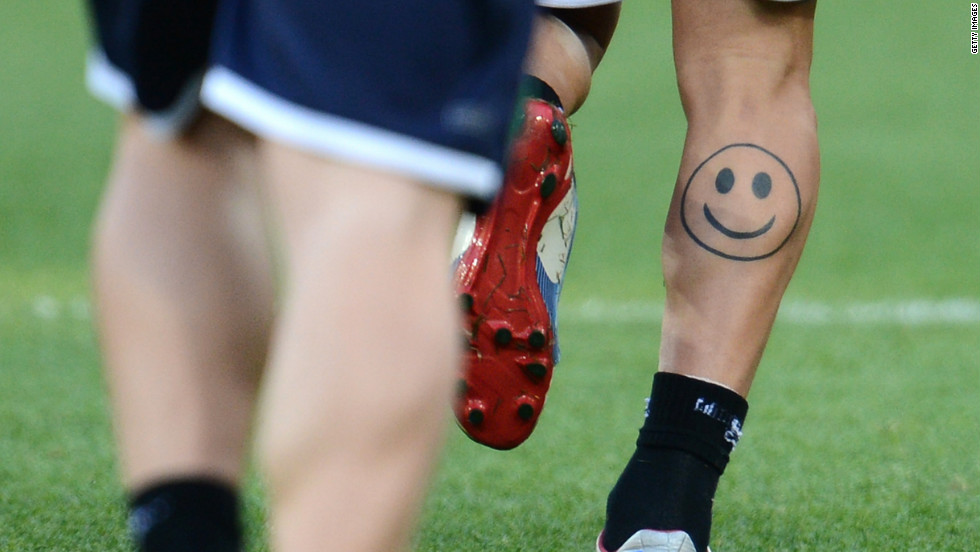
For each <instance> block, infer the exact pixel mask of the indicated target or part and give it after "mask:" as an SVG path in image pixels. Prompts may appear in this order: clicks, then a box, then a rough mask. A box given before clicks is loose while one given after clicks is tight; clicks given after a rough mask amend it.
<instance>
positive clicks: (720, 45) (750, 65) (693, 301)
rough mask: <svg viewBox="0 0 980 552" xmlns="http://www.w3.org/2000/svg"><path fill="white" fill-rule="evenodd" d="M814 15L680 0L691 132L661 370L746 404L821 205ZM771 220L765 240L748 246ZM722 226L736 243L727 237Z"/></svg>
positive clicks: (671, 222)
mask: <svg viewBox="0 0 980 552" xmlns="http://www.w3.org/2000/svg"><path fill="white" fill-rule="evenodd" d="M813 13H814V2H804V3H793V4H777V3H773V2H759V1H757V0H738V1H732V2H725V3H722V4H719V3H717V2H709V1H684V2H674V29H675V31H674V49H675V58H676V65H677V75H678V81H679V84H680V90H681V98H682V101H683V104H684V109H685V112H686V113H687V116H688V121H689V129H688V135H687V141H686V142H685V146H684V153H683V157H682V159H681V167H680V174H679V176H678V180H677V187H676V188H675V190H674V198H673V201H672V203H671V207H670V211H669V214H668V219H667V225H666V231H665V236H664V244H663V265H664V276H665V281H666V286H667V303H666V312H665V314H664V324H663V339H662V345H661V354H660V369H661V370H663V371H667V372H678V373H683V374H687V375H691V376H696V377H700V378H705V379H708V380H711V381H714V382H717V383H720V384H722V385H724V386H726V387H729V388H731V389H733V390H735V391H737V392H738V393H739V394H741V395H742V396H746V395H747V394H748V391H749V386H750V385H751V383H752V379H753V377H754V375H755V370H756V367H757V366H758V364H759V360H760V358H761V356H762V352H763V349H764V348H765V345H766V341H767V340H768V337H769V331H770V328H771V326H772V322H773V320H774V318H775V316H776V311H777V309H778V307H779V302H780V299H781V297H782V294H783V291H784V290H785V289H786V286H787V285H788V283H789V280H790V277H791V276H792V274H793V271H794V270H795V268H796V264H797V261H798V260H799V258H800V255H801V253H802V251H803V244H804V242H805V241H806V236H807V232H808V231H809V228H810V223H811V221H812V218H813V211H814V208H815V206H816V200H817V185H818V182H819V179H820V175H819V154H818V147H817V135H816V118H815V115H814V111H813V106H812V103H811V100H810V91H809V69H810V59H811V55H812V37H813ZM739 144H743V145H745V146H742V145H739ZM733 145H737V146H735V147H731V146H733ZM726 147H728V149H725V150H723V148H726ZM713 155H715V157H712V156H713ZM706 161H707V162H706ZM702 163H703V165H702ZM699 167H700V168H699ZM725 169H728V170H730V171H731V172H730V174H729V173H728V172H724V171H725ZM762 174H766V175H768V177H769V179H770V182H769V184H768V188H767V184H765V177H764V176H760V177H759V178H760V183H759V184H758V186H757V188H758V189H754V188H753V182H754V179H755V178H756V176H757V175H762ZM719 178H720V179H721V182H720V183H719V182H717V181H718V179H719ZM731 178H733V179H734V180H733V181H732V182H733V185H732V187H731V189H730V190H729V191H725V190H724V187H725V186H728V181H729V180H730V179H731ZM718 186H721V187H722V189H719V187H718ZM723 192H724V193H723ZM760 195H762V196H763V197H758V196H760ZM705 206H707V208H708V209H709V210H710V212H711V216H712V217H714V219H715V224H714V225H713V224H712V223H711V222H709V221H708V220H707V218H706V217H707V216H708V215H706V211H705ZM773 218H774V223H773V225H772V227H771V228H770V229H769V230H768V231H767V232H765V233H763V234H760V235H759V236H757V237H747V236H748V234H749V233H750V232H753V231H758V230H760V229H761V228H763V227H764V226H765V225H766V224H767V223H768V221H769V220H770V219H773ZM718 225H721V226H722V227H723V228H725V229H726V230H729V231H732V232H742V234H741V235H739V234H731V235H725V234H724V233H723V231H722V230H720V229H719V228H718ZM731 236H734V237H731Z"/></svg>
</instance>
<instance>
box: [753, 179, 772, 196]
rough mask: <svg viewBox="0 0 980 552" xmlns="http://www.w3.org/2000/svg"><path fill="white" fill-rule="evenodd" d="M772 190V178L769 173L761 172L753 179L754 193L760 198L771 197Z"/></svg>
mask: <svg viewBox="0 0 980 552" xmlns="http://www.w3.org/2000/svg"><path fill="white" fill-rule="evenodd" d="M771 191H772V178H771V177H770V176H769V174H768V173H764V172H761V173H759V174H757V175H755V178H753V179H752V193H753V194H755V197H757V198H759V199H765V198H767V197H769V192H771Z"/></svg>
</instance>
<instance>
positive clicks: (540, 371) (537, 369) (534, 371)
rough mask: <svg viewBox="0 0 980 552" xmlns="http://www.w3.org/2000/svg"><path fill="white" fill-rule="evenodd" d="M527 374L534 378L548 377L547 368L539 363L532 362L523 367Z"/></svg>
mask: <svg viewBox="0 0 980 552" xmlns="http://www.w3.org/2000/svg"><path fill="white" fill-rule="evenodd" d="M524 369H525V370H527V373H528V374H531V375H532V376H534V377H536V378H543V377H545V376H547V375H548V368H547V367H546V366H545V365H544V364H541V363H538V362H533V363H531V364H528V365H527V366H525V367H524Z"/></svg>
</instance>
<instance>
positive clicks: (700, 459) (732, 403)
mask: <svg viewBox="0 0 980 552" xmlns="http://www.w3.org/2000/svg"><path fill="white" fill-rule="evenodd" d="M747 412H748V404H747V403H746V402H745V399H743V398H742V397H741V396H740V395H738V394H737V393H735V392H734V391H732V390H730V389H727V388H725V387H722V386H720V385H716V384H713V383H710V382H706V381H702V380H698V379H694V378H689V377H686V376H681V375H678V374H669V373H664V372H660V373H657V375H656V376H654V378H653V391H652V393H651V396H650V405H649V407H648V409H647V418H646V421H645V422H644V424H643V427H642V428H641V429H640V436H639V438H638V439H637V442H636V452H634V453H633V457H632V458H630V461H629V463H628V464H627V465H626V468H625V469H624V470H623V473H622V475H620V477H619V481H617V483H616V486H615V487H613V490H612V492H611V493H610V494H609V500H608V502H607V504H606V526H605V530H604V533H603V545H604V547H605V548H606V550H610V551H613V550H616V549H618V548H619V547H620V546H622V544H623V543H624V542H625V541H626V540H627V539H629V537H630V536H632V535H633V533H635V532H636V531H639V530H641V529H658V530H664V531H671V530H681V531H684V532H686V533H687V534H688V535H690V537H691V539H692V540H693V541H694V544H695V547H696V548H697V549H698V551H699V552H704V551H705V550H706V549H707V546H708V539H709V537H710V533H711V506H712V503H713V502H714V496H715V490H716V489H717V488H718V479H719V478H720V477H721V474H722V473H723V472H724V470H725V466H726V465H727V464H728V458H729V455H730V454H731V451H732V449H734V448H735V444H736V443H737V442H738V439H739V437H740V436H741V434H742V422H743V421H744V420H745V414H746V413H747Z"/></svg>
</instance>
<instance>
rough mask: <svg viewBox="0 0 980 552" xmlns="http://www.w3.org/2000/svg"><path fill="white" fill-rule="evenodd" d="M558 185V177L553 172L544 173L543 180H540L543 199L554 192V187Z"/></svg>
mask: <svg viewBox="0 0 980 552" xmlns="http://www.w3.org/2000/svg"><path fill="white" fill-rule="evenodd" d="M557 187H558V177H557V176H555V174H554V173H548V174H547V175H545V177H544V180H543V181H541V197H542V198H543V199H548V196H550V195H551V194H552V193H554V191H555V188H557Z"/></svg>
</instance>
